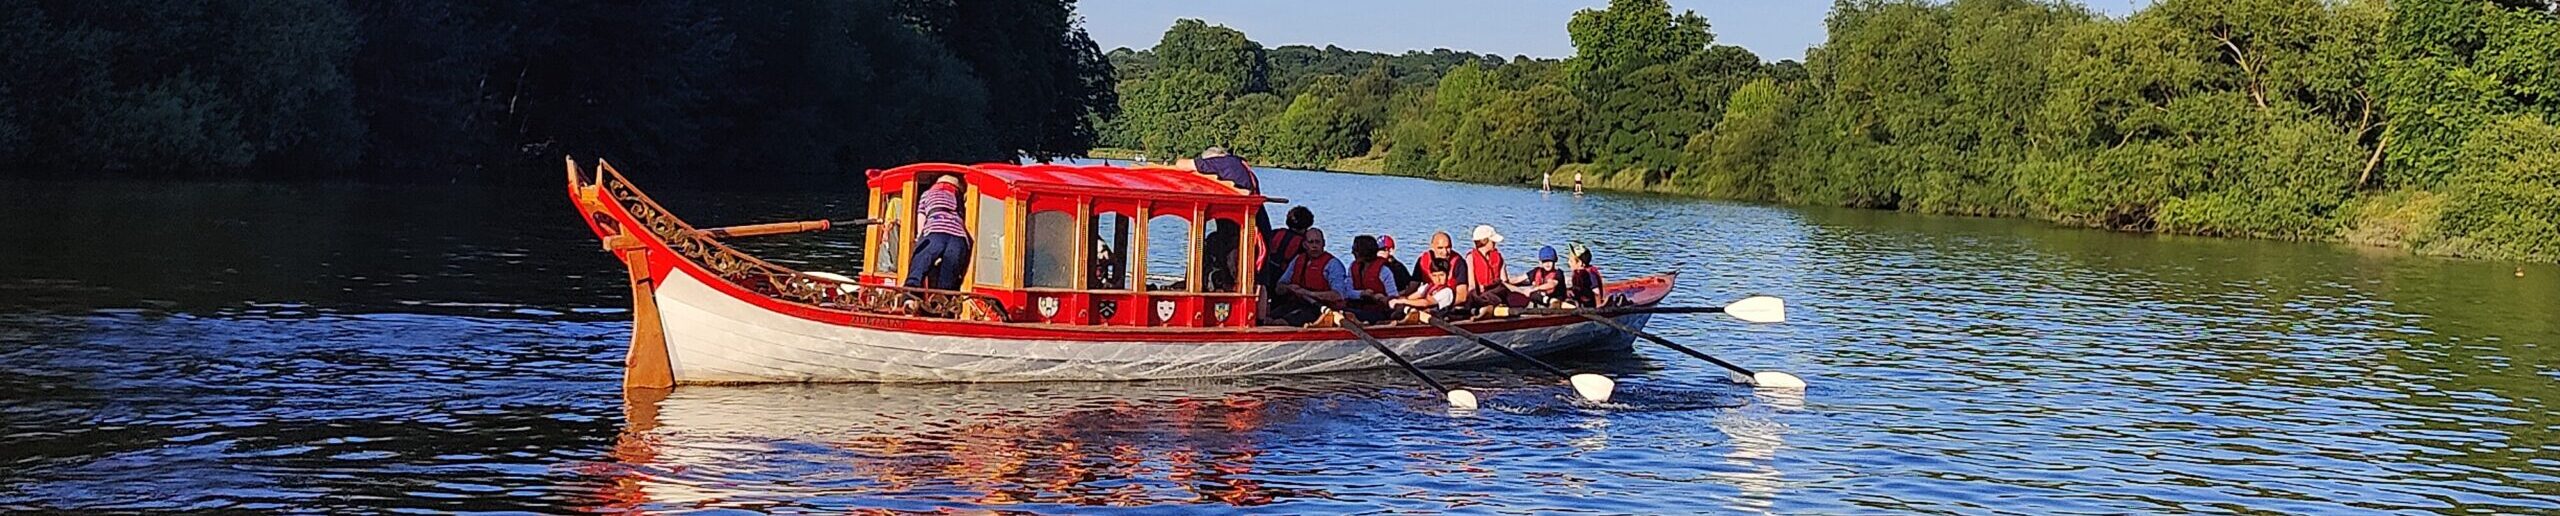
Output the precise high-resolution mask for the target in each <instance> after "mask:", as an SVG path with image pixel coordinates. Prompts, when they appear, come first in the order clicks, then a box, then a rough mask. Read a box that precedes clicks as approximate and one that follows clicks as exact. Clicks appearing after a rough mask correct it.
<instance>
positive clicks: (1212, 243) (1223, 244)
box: [1200, 219, 1252, 292]
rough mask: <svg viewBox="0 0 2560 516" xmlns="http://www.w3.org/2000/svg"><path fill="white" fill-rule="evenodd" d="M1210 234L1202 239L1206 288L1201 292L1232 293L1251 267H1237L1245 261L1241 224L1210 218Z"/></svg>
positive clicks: (1249, 271) (1234, 221)
mask: <svg viewBox="0 0 2560 516" xmlns="http://www.w3.org/2000/svg"><path fill="white" fill-rule="evenodd" d="M1208 225H1209V234H1208V235H1207V236H1205V237H1203V238H1202V239H1201V243H1200V244H1201V248H1202V249H1204V251H1202V253H1203V254H1202V255H1201V257H1200V268H1201V278H1202V279H1203V280H1202V281H1203V282H1204V283H1207V285H1204V286H1206V287H1208V288H1204V289H1201V291H1203V292H1235V291H1236V285H1239V284H1241V283H1242V278H1243V277H1244V275H1245V274H1250V273H1251V271H1252V269H1251V268H1247V267H1237V266H1236V265H1237V264H1240V263H1244V248H1243V246H1242V245H1239V244H1240V243H1241V240H1240V239H1241V238H1242V237H1243V235H1244V234H1245V230H1244V224H1243V223H1242V222H1239V221H1237V220H1236V219H1209V224H1208Z"/></svg>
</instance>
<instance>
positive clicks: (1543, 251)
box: [1538, 245, 1556, 262]
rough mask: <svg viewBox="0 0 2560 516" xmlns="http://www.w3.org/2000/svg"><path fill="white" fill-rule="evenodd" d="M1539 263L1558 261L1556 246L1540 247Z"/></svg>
mask: <svg viewBox="0 0 2560 516" xmlns="http://www.w3.org/2000/svg"><path fill="white" fill-rule="evenodd" d="M1538 261H1541V262H1552V261H1556V246H1552V245H1548V246H1538Z"/></svg>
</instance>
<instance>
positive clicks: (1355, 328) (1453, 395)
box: [1326, 312, 1476, 409]
mask: <svg viewBox="0 0 2560 516" xmlns="http://www.w3.org/2000/svg"><path fill="white" fill-rule="evenodd" d="M1326 316H1328V317H1333V318H1334V324H1335V325H1338V326H1341V327H1342V329H1345V330H1351V335H1352V336H1354V337H1359V338H1360V341H1361V342H1366V343H1369V347H1370V348H1373V349H1376V350H1378V353H1381V354H1385V355H1387V359H1388V360H1394V361H1395V362H1396V365H1400V366H1404V371H1405V372H1408V373H1413V377H1414V378H1421V379H1422V383H1425V384H1429V385H1430V386H1431V389H1432V390H1436V391H1440V392H1441V394H1443V395H1445V396H1447V397H1448V399H1449V406H1452V407H1458V408H1463V409H1472V408H1476V393H1472V392H1467V390H1466V389H1451V388H1449V387H1448V386H1445V385H1440V381H1439V380H1433V379H1431V373H1425V372H1422V368H1420V367H1414V365H1413V362H1411V361H1407V360H1405V359H1404V356H1403V355H1398V354H1396V352H1395V351H1394V350H1390V349H1387V345H1386V344H1384V343H1380V342H1378V338H1377V337H1371V336H1369V330H1368V329H1367V328H1361V327H1360V322H1359V321H1354V320H1351V318H1350V317H1348V316H1344V315H1341V314H1340V313H1339V312H1336V313H1330V314H1326Z"/></svg>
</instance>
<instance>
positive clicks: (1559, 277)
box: [1529, 267, 1564, 295]
mask: <svg viewBox="0 0 2560 516" xmlns="http://www.w3.org/2000/svg"><path fill="white" fill-rule="evenodd" d="M1549 281H1553V282H1556V285H1555V288H1553V289H1549V290H1548V291H1547V294H1548V295H1554V294H1555V291H1557V290H1563V289H1564V269H1558V268H1554V267H1530V268H1529V285H1530V286H1536V285H1537V284H1539V283H1545V282H1549Z"/></svg>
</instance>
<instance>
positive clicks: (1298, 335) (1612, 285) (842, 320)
mask: <svg viewBox="0 0 2560 516" xmlns="http://www.w3.org/2000/svg"><path fill="white" fill-rule="evenodd" d="M571 164H572V166H571V168H570V178H569V180H570V184H569V191H570V193H571V196H572V201H573V202H575V203H577V204H580V205H584V202H583V201H579V200H577V198H578V196H580V195H582V194H581V192H582V190H583V189H585V188H595V189H596V190H598V192H597V193H598V194H599V195H598V198H597V201H599V202H598V203H597V204H599V205H601V208H602V210H603V211H604V213H605V214H606V215H607V216H609V217H612V218H613V219H614V222H615V223H616V224H617V225H619V226H621V227H624V228H634V229H638V230H634V231H623V232H621V233H620V234H622V235H630V236H631V237H632V238H634V239H636V240H638V241H640V242H641V243H642V244H643V247H642V248H641V249H636V250H632V251H631V252H646V253H649V255H650V259H649V260H648V263H649V264H650V269H651V270H650V271H647V272H648V274H649V276H650V278H651V279H652V281H655V282H664V281H665V279H666V278H667V276H668V275H670V274H674V273H676V272H677V271H679V270H681V271H682V272H683V273H684V274H686V275H688V276H691V277H692V279H693V280H694V281H697V282H700V283H702V284H704V285H705V286H709V287H711V288H712V290H714V291H717V292H719V293H721V294H723V295H726V296H729V297H731V298H735V299H738V300H740V301H743V302H746V303H748V304H751V305H755V306H756V307H758V308H762V309H765V310H767V311H770V312H774V313H777V314H780V315H786V316H790V317H795V318H799V319H804V320H809V321H813V322H817V323H821V324H830V325H837V326H848V327H855V328H863V329H870V330H878V331H890V332H903V333H914V334H920V335H936V336H957V337H978V338H1001V339H1031V340H1043V341H1086V342H1117V343H1137V344H1201V343H1248V344H1249V343H1264V344H1268V343H1287V342H1333V341H1343V340H1350V339H1352V338H1353V335H1352V333H1351V332H1350V331H1349V330H1345V329H1342V328H1336V327H1316V328H1309V327H1294V326H1259V325H1258V326H1249V327H1233V326H1216V327H1179V326H1169V327H1156V326H1149V327H1136V326H1086V325H1069V324H1055V323H1045V322H1011V321H970V320H960V319H946V318H936V317H921V316H914V315H897V314H877V313H868V312H862V311H856V310H849V309H844V308H831V307H824V306H817V305H811V304H807V303H802V302H798V301H793V300H788V299H781V298H777V297H774V296H770V295H766V294H763V293H759V292H755V291H754V290H751V289H748V288H746V287H745V286H743V285H739V284H737V283H736V282H735V281H732V280H730V279H729V278H727V277H724V276H721V275H720V274H717V273H714V272H712V271H711V270H710V269H709V268H708V267H705V266H703V265H702V264H701V263H698V262H696V261H695V260H694V259H692V258H691V257H687V256H684V255H683V253H678V252H676V251H675V249H674V247H673V246H670V245H669V244H668V243H667V242H666V241H664V240H663V239H661V238H659V236H658V235H657V234H656V233H654V232H652V231H648V230H646V228H647V225H646V224H645V223H642V222H640V221H639V219H638V218H637V217H635V216H633V215H632V214H631V213H630V212H629V211H628V209H627V208H626V207H625V206H623V203H622V202H619V200H617V199H614V198H613V197H612V196H613V193H612V192H610V191H607V190H609V189H607V188H604V185H605V181H606V179H607V176H610V179H612V180H616V181H620V182H622V183H623V184H624V185H625V186H626V187H627V189H628V190H630V192H631V194H632V195H634V196H635V199H634V200H636V201H639V202H641V203H643V204H646V205H647V206H648V207H649V208H650V209H653V210H656V211H657V212H658V213H661V214H664V215H665V217H666V218H667V219H668V220H669V221H671V222H673V223H675V224H676V225H677V226H678V227H679V228H680V229H682V230H685V231H699V230H698V229H696V228H694V227H693V225H692V224H691V223H687V222H685V221H684V219H683V218H682V217H678V216H676V215H675V213H674V212H672V211H668V210H667V209H666V207H665V206H664V205H662V204H659V203H658V202H657V200H656V199H653V198H650V197H649V195H648V193H646V192H643V191H641V189H640V187H639V185H638V184H637V183H633V182H631V181H630V180H629V179H628V178H625V177H623V176H622V174H621V171H619V170H616V169H614V168H613V166H612V165H611V164H610V163H607V162H606V161H605V160H602V159H598V160H596V165H595V167H594V168H595V169H596V173H597V177H596V181H594V182H588V181H586V180H585V178H583V177H580V176H581V174H579V173H578V172H577V167H576V166H575V162H574V161H572V162H571ZM579 218H580V219H582V220H584V221H585V222H586V224H587V225H588V227H589V229H590V230H591V231H594V232H595V233H596V235H597V236H598V237H599V238H606V237H609V236H610V235H611V234H609V233H606V230H605V229H604V228H603V227H602V225H601V224H600V222H599V221H596V220H593V218H592V217H588V216H586V215H585V214H581V215H580V217H579ZM700 240H701V241H702V242H704V243H706V244H709V245H711V246H713V247H715V248H717V249H718V250H720V251H723V252H726V253H728V254H731V255H735V256H737V257H739V258H743V259H746V260H750V261H752V262H754V263H755V264H758V265H761V266H764V267H769V268H772V269H775V270H780V271H786V272H789V273H791V274H793V275H796V276H797V277H800V278H806V279H810V280H815V281H821V282H825V283H830V284H850V285H857V286H875V285H865V284H861V283H859V282H850V283H849V282H843V281H837V280H832V279H828V278H823V277H818V276H814V275H811V274H809V273H808V272H806V271H801V270H799V269H794V268H790V267H784V266H782V265H780V264H775V263H772V262H769V261H765V260H764V259H762V258H757V257H755V256H754V255H752V254H748V253H747V252H745V251H740V250H738V249H736V248H733V247H730V246H729V245H728V244H726V243H722V242H720V241H719V240H718V239H713V238H709V237H703V238H701V239H700ZM660 257H668V258H671V259H660ZM1678 275H1679V273H1678V272H1676V271H1675V272H1665V273H1659V274H1650V275H1645V276H1640V277H1636V278H1629V279H1625V280H1619V281H1613V282H1609V283H1608V284H1606V285H1604V286H1603V287H1602V289H1603V292H1607V291H1612V290H1622V289H1638V290H1639V293H1641V292H1650V291H1655V289H1649V288H1646V287H1648V286H1649V284H1661V285H1662V287H1661V288H1660V289H1659V292H1661V295H1659V296H1654V297H1653V298H1652V299H1643V300H1638V301H1636V302H1635V303H1633V304H1631V305H1629V306H1635V307H1642V306H1652V305H1655V304H1658V303H1659V302H1661V300H1662V299H1665V298H1668V297H1669V295H1670V290H1671V288H1672V287H1673V286H1674V285H1673V282H1674V280H1676V279H1677V278H1678ZM651 290H652V293H653V294H654V293H655V289H654V288H652V289H651ZM962 293H967V294H972V295H977V294H975V293H969V292H966V291H962ZM1584 322H1586V321H1584V320H1583V319H1582V318H1581V317H1579V316H1575V315H1570V314H1558V315H1544V316H1540V315H1528V316H1518V317H1509V318H1501V319H1493V320H1474V321H1466V322H1459V323H1456V325H1457V326H1458V327H1460V328H1464V329H1466V330H1468V331H1471V332H1475V333H1480V334H1483V333H1499V332H1507V331H1514V330H1523V329H1533V328H1544V327H1552V326H1564V325H1571V324H1580V323H1584ZM1370 333H1371V334H1372V335H1373V336H1376V337H1377V338H1380V339H1393V338H1410V337H1433V336H1442V335H1446V334H1447V333H1446V332H1445V331H1442V330H1440V329H1439V328H1436V327H1432V326H1428V325H1379V326H1375V327H1372V328H1370Z"/></svg>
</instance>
